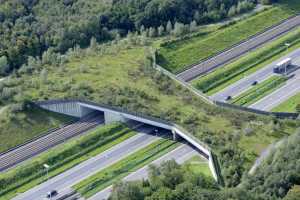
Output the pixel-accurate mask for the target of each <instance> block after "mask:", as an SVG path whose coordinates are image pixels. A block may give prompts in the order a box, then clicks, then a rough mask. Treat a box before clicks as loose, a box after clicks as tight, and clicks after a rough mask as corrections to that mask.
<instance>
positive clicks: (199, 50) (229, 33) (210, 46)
mask: <svg viewBox="0 0 300 200" xmlns="http://www.w3.org/2000/svg"><path fill="white" fill-rule="evenodd" d="M287 3H289V4H287ZM299 10H300V6H299V2H297V1H296V0H291V1H288V0H285V1H284V0H283V1H280V4H276V5H274V6H273V7H271V8H270V9H268V10H265V11H263V12H261V13H259V14H256V15H254V16H251V17H249V18H247V19H245V20H241V21H239V22H237V23H236V24H234V25H230V26H227V27H225V28H221V29H219V30H216V31H214V32H212V33H209V34H206V35H204V36H203V35H199V36H196V37H194V38H191V39H187V40H183V41H177V42H174V43H172V42H171V43H170V44H168V45H163V46H162V47H161V48H160V49H159V51H158V52H159V57H160V59H159V64H160V65H162V66H163V67H165V68H166V69H168V70H170V71H171V72H173V73H178V72H180V71H182V70H183V69H185V68H186V67H187V66H189V65H191V64H194V63H197V62H199V61H201V60H203V59H205V58H207V57H209V56H212V55H214V54H216V53H217V52H219V51H221V50H223V49H226V48H228V47H230V46H232V45H234V44H236V43H238V42H239V41H241V40H244V39H246V38H248V37H250V36H251V35H254V34H256V33H258V32H260V31H263V30H264V29H266V28H267V27H270V26H272V25H274V24H277V23H279V22H280V21H282V20H283V19H286V18H288V17H289V16H291V15H293V14H295V13H296V12H298V11H299Z"/></svg>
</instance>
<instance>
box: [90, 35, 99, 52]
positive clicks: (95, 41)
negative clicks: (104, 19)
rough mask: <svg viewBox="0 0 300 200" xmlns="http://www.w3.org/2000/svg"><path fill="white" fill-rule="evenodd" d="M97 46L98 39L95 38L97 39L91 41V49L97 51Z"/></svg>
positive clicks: (93, 38)
mask: <svg viewBox="0 0 300 200" xmlns="http://www.w3.org/2000/svg"><path fill="white" fill-rule="evenodd" d="M97 45H98V43H97V40H96V38H95V37H92V39H91V41H90V48H91V49H92V50H96V48H97Z"/></svg>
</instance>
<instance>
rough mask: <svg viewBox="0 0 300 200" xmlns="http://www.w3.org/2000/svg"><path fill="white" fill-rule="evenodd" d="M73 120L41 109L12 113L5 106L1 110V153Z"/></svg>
mask: <svg viewBox="0 0 300 200" xmlns="http://www.w3.org/2000/svg"><path fill="white" fill-rule="evenodd" d="M72 120H74V118H72V117H67V116H65V115H60V114H56V113H51V112H47V111H44V110H41V109H39V108H33V109H31V110H28V111H25V112H23V113H11V112H10V110H9V108H8V107H5V106H4V107H2V108H1V109H0V141H1V142H0V152H3V151H6V150H8V149H10V148H12V147H14V146H16V145H19V144H22V143H24V142H25V141H27V140H30V139H32V138H33V137H36V136H39V135H40V134H42V133H45V132H47V131H48V130H49V129H51V128H56V127H59V126H60V125H62V124H64V123H67V122H70V121H72Z"/></svg>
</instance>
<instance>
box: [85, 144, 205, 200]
mask: <svg viewBox="0 0 300 200" xmlns="http://www.w3.org/2000/svg"><path fill="white" fill-rule="evenodd" d="M195 155H199V156H200V154H199V153H198V152H197V151H196V150H194V149H193V148H191V147H190V146H188V145H186V144H183V145H180V146H179V147H177V148H176V149H174V150H173V151H171V152H169V153H168V154H166V155H164V156H163V157H161V158H159V159H157V160H155V161H153V162H152V163H151V164H155V165H159V164H160V163H162V162H164V161H167V160H172V159H174V160H175V161H176V162H177V163H179V164H182V163H184V162H185V161H187V160H188V159H190V158H192V157H193V156H195ZM147 169H148V166H145V167H143V168H141V169H139V170H137V171H135V172H133V173H131V174H130V175H128V176H127V177H125V178H124V179H123V180H124V181H135V180H142V179H146V178H147V177H148V172H147ZM111 190H112V186H109V187H107V188H106V189H104V190H102V191H101V192H99V193H97V194H95V195H94V196H92V197H91V198H89V199H88V200H102V199H107V198H108V197H109V195H110V193H111Z"/></svg>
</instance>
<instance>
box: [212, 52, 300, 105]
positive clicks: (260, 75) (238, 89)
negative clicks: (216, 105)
mask: <svg viewBox="0 0 300 200" xmlns="http://www.w3.org/2000/svg"><path fill="white" fill-rule="evenodd" d="M286 58H292V63H293V65H297V66H300V48H299V49H297V50H295V51H293V52H291V53H289V54H287V55H286V56H284V57H282V58H280V59H278V60H276V61H274V62H272V63H271V64H269V65H267V66H266V67H264V68H262V69H260V70H258V71H256V72H255V73H253V74H251V75H249V76H247V77H245V78H243V79H241V80H239V81H237V82H235V83H233V84H231V85H230V86H228V87H226V88H225V89H223V90H222V91H220V92H218V93H216V94H214V95H212V96H211V97H210V98H211V99H213V100H216V101H223V102H225V101H226V98H227V97H228V96H231V97H236V96H238V95H239V94H241V93H242V92H244V91H246V90H248V89H249V88H251V87H252V83H253V82H254V81H258V83H260V82H262V81H264V80H265V79H267V78H269V77H270V76H272V75H274V73H273V68H274V66H275V65H276V64H277V63H279V62H280V61H282V60H284V59H286Z"/></svg>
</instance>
